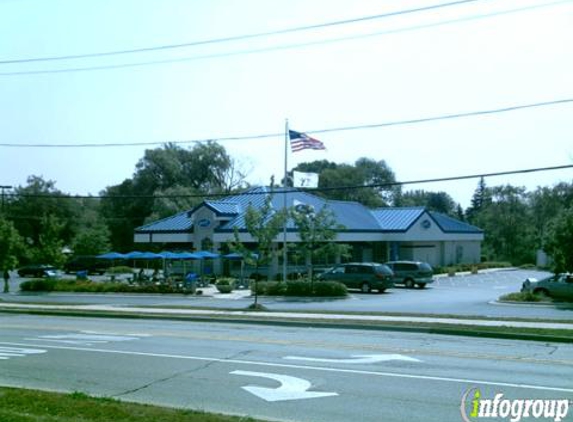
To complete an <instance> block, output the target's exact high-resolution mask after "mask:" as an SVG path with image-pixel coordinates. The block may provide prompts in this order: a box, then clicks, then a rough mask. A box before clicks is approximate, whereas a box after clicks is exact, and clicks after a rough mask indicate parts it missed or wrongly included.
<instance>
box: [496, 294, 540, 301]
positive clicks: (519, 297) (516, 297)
mask: <svg viewBox="0 0 573 422" xmlns="http://www.w3.org/2000/svg"><path fill="white" fill-rule="evenodd" d="M499 299H500V300H504V301H510V302H547V301H550V299H549V300H548V298H546V297H544V296H543V295H540V294H536V293H532V292H518V293H509V294H506V295H503V296H501V297H500V298H499Z"/></svg>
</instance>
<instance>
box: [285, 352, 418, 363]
mask: <svg viewBox="0 0 573 422" xmlns="http://www.w3.org/2000/svg"><path fill="white" fill-rule="evenodd" d="M283 359H287V360H302V361H308V362H325V363H354V364H360V363H376V362H386V361H389V360H403V361H406V362H422V361H421V360H419V359H416V358H411V357H408V356H404V355H398V354H387V355H352V357H351V358H347V359H328V358H310V357H305V356H285V357H284V358H283Z"/></svg>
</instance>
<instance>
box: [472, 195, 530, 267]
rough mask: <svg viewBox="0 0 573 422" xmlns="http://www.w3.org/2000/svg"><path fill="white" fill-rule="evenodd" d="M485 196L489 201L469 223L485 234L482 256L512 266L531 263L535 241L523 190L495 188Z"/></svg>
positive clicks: (526, 199) (526, 198)
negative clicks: (487, 256)
mask: <svg viewBox="0 0 573 422" xmlns="http://www.w3.org/2000/svg"><path fill="white" fill-rule="evenodd" d="M486 195H487V197H488V198H491V199H488V201H487V202H486V203H485V204H482V205H481V209H480V211H479V213H477V214H475V215H474V217H473V221H472V223H473V224H476V225H477V226H478V227H480V228H482V229H483V230H484V232H485V241H484V249H485V251H486V253H488V254H490V255H491V257H495V258H496V259H503V260H508V261H510V262H512V263H513V264H516V265H517V264H523V263H532V262H534V258H535V241H534V239H535V237H534V231H533V228H532V225H531V218H530V212H529V206H528V197H527V193H526V190H525V188H523V187H515V186H511V185H505V186H496V187H493V188H488V190H487V192H486Z"/></svg>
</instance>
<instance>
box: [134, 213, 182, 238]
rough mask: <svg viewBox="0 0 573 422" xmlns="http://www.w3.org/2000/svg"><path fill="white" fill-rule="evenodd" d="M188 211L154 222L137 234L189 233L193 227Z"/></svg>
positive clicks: (139, 228) (137, 231)
mask: <svg viewBox="0 0 573 422" xmlns="http://www.w3.org/2000/svg"><path fill="white" fill-rule="evenodd" d="M188 213H189V212H188V211H184V212H180V213H179V214H175V215H173V216H171V217H167V218H164V219H162V220H157V221H154V222H153V223H149V224H146V225H144V226H141V227H138V228H136V229H135V232H136V233H149V232H182V231H189V230H191V228H192V227H193V223H192V222H191V219H190V218H189V217H188Z"/></svg>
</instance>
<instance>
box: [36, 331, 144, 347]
mask: <svg viewBox="0 0 573 422" xmlns="http://www.w3.org/2000/svg"><path fill="white" fill-rule="evenodd" d="M139 338H140V336H135V335H122V334H105V333H98V332H95V331H82V332H81V333H69V334H50V335H44V336H38V337H34V338H27V339H26V340H32V341H34V340H43V341H51V342H56V343H64V344H78V345H85V346H91V345H92V344H105V343H109V342H114V341H132V340H139Z"/></svg>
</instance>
